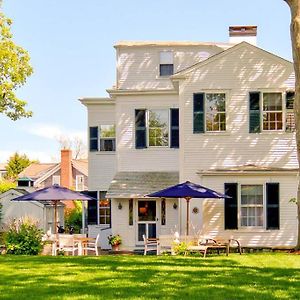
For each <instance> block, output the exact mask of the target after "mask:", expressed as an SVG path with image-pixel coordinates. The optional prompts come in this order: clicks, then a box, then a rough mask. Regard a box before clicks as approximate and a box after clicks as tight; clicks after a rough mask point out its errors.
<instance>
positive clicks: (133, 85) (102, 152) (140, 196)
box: [80, 26, 298, 249]
mask: <svg viewBox="0 0 300 300" xmlns="http://www.w3.org/2000/svg"><path fill="white" fill-rule="evenodd" d="M256 30H257V28H256V26H235V27H230V30H229V33H230V43H201V42H200V43H198V42H120V43H118V44H117V45H115V49H116V52H117V62H116V65H117V70H116V73H117V76H116V78H117V79H116V84H115V86H114V87H113V88H111V89H109V90H107V91H108V93H109V95H110V97H109V98H82V99H80V101H81V102H82V103H83V104H84V105H85V106H86V107H87V111H88V127H89V129H88V132H89V179H88V182H89V184H88V186H89V191H90V193H91V194H92V195H94V196H97V197H98V199H99V200H98V201H97V202H93V201H90V202H89V208H88V222H89V232H90V234H96V233H97V232H101V234H104V232H105V231H103V229H105V228H110V227H111V230H112V233H113V234H120V235H121V237H122V239H123V244H122V246H123V248H124V249H136V248H138V247H139V246H142V245H143V239H142V235H143V234H146V236H148V237H155V236H159V235H162V234H172V233H173V232H175V231H177V230H179V231H180V232H181V234H184V233H185V231H186V228H185V224H186V219H185V218H186V204H185V201H180V200H178V199H165V200H164V199H149V198H145V197H144V195H145V194H147V193H149V192H153V191H157V190H160V189H162V188H164V187H167V186H169V185H172V184H176V183H178V182H183V181H186V180H190V181H193V182H195V183H199V184H202V185H204V186H207V187H210V188H212V189H215V190H217V191H219V192H223V193H226V194H228V195H229V196H231V197H232V198H231V199H229V200H226V201H224V200H209V199H207V200H200V199H192V200H191V204H190V209H191V212H190V216H191V228H190V232H191V234H200V233H201V234H204V235H209V236H212V237H214V236H223V237H229V236H234V237H235V238H237V239H239V240H240V241H241V243H242V244H243V245H244V246H274V247H293V246H295V244H296V237H297V212H296V211H297V209H296V206H295V204H293V203H290V202H289V200H290V199H291V198H293V197H295V196H296V192H297V168H298V165H297V154H296V144H295V133H294V130H295V125H294V115H293V100H294V73H293V64H292V63H291V62H289V61H287V60H285V59H282V58H280V57H278V56H276V55H274V54H272V53H269V52H267V51H265V50H263V49H260V48H258V47H256V45H255V42H256Z"/></svg>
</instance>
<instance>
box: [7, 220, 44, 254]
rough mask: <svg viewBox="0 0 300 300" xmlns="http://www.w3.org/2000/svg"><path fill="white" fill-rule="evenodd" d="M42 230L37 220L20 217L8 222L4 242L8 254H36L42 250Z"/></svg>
mask: <svg viewBox="0 0 300 300" xmlns="http://www.w3.org/2000/svg"><path fill="white" fill-rule="evenodd" d="M42 235H43V232H42V230H41V229H39V228H38V227H37V222H36V221H34V220H33V219H30V218H20V219H19V220H14V221H12V222H11V223H10V224H8V231H7V232H6V233H5V235H4V243H5V246H6V251H7V253H8V254H26V255H37V254H39V253H40V252H41V251H42V248H43V243H42Z"/></svg>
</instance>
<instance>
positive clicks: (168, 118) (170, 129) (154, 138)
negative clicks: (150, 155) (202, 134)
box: [135, 108, 179, 149]
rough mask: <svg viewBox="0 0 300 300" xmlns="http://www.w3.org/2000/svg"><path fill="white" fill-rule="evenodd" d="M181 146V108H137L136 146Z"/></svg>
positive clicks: (140, 147)
mask: <svg viewBox="0 0 300 300" xmlns="http://www.w3.org/2000/svg"><path fill="white" fill-rule="evenodd" d="M168 146H170V147H171V148H179V109H178V108H171V109H151V110H146V109H136V110H135V147H136V148H137V149H143V148H147V147H168Z"/></svg>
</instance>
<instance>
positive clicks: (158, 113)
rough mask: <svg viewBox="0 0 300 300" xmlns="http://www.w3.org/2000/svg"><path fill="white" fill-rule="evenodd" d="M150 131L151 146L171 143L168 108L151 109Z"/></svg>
mask: <svg viewBox="0 0 300 300" xmlns="http://www.w3.org/2000/svg"><path fill="white" fill-rule="evenodd" d="M148 131H149V146H150V147H151V146H156V147H157V146H158V147H162V146H165V147H167V146H168V145H169V111H168V110H167V109H153V110H149V129H148Z"/></svg>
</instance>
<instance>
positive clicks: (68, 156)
mask: <svg viewBox="0 0 300 300" xmlns="http://www.w3.org/2000/svg"><path fill="white" fill-rule="evenodd" d="M60 153H61V161H60V185H61V186H63V187H66V188H71V187H72V150H70V149H62V150H61V152H60Z"/></svg>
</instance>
